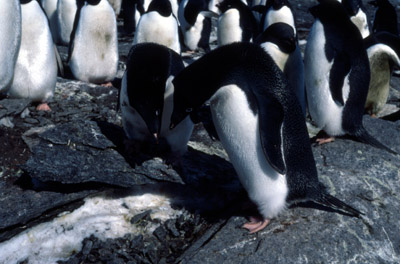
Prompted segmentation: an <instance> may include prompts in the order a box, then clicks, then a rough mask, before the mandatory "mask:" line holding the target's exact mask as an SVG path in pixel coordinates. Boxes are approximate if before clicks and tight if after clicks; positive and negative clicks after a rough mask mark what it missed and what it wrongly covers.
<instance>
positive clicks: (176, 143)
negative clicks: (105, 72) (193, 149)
mask: <svg viewBox="0 0 400 264" xmlns="http://www.w3.org/2000/svg"><path fill="white" fill-rule="evenodd" d="M183 68H184V64H183V61H182V59H181V57H180V55H179V54H178V53H176V52H174V51H173V50H171V49H169V48H167V47H165V46H162V45H159V44H155V43H141V44H137V45H134V46H133V47H132V49H131V50H130V52H129V55H128V62H127V68H126V72H125V74H124V76H123V79H122V87H121V94H120V106H121V111H122V124H123V127H124V131H125V134H126V136H127V137H128V139H131V140H134V141H137V142H154V141H155V137H154V136H153V135H154V134H155V135H156V138H157V139H165V140H166V142H167V143H168V145H169V148H170V151H171V153H172V154H173V156H181V155H182V154H183V153H185V151H186V150H187V142H188V141H189V137H190V135H191V133H192V129H193V122H192V121H191V120H190V118H189V117H188V118H186V119H185V121H183V122H182V123H181V124H180V125H179V126H177V127H176V128H174V129H173V130H169V121H170V117H171V113H172V106H173V93H174V89H173V86H171V80H172V79H173V78H174V76H176V75H177V74H178V73H179V72H180V71H181V70H182V69H183Z"/></svg>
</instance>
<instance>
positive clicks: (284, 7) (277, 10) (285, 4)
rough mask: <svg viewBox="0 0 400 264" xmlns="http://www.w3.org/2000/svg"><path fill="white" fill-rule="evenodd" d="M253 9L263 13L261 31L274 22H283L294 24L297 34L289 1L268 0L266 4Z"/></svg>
mask: <svg viewBox="0 0 400 264" xmlns="http://www.w3.org/2000/svg"><path fill="white" fill-rule="evenodd" d="M253 10H255V11H257V12H259V13H261V14H262V16H261V23H260V28H261V32H262V31H264V30H265V29H266V28H267V27H269V26H270V25H272V24H274V23H279V22H283V23H286V24H289V25H290V26H292V27H293V30H294V32H295V34H297V32H296V26H295V19H294V16H293V11H292V7H291V5H290V3H289V1H287V0H268V1H267V2H266V4H265V6H264V5H258V6H254V7H253Z"/></svg>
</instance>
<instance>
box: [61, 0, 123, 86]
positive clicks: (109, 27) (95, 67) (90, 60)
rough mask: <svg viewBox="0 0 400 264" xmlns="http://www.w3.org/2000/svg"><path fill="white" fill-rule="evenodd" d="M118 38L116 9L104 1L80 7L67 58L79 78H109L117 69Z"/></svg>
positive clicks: (100, 79) (98, 80)
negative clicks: (69, 56) (72, 41)
mask: <svg viewBox="0 0 400 264" xmlns="http://www.w3.org/2000/svg"><path fill="white" fill-rule="evenodd" d="M118 60H119V55H118V39H117V24H116V19H115V13H114V10H113V9H112V7H111V6H110V5H109V3H108V2H107V1H102V2H100V3H99V4H98V5H97V6H92V5H87V6H84V7H83V8H82V10H81V15H80V19H79V24H78V27H77V29H76V33H75V39H74V48H73V51H72V55H71V60H70V62H69V65H70V68H71V72H72V74H73V75H74V77H75V78H76V79H78V80H81V81H85V82H91V83H105V82H109V81H112V80H113V79H114V77H115V75H116V74H117V70H118Z"/></svg>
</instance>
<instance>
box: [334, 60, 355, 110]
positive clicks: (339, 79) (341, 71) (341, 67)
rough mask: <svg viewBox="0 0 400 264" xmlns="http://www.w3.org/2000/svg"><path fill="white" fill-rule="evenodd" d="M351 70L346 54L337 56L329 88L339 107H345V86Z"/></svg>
mask: <svg viewBox="0 0 400 264" xmlns="http://www.w3.org/2000/svg"><path fill="white" fill-rule="evenodd" d="M350 69H351V62H350V58H349V57H348V55H347V54H345V53H344V52H340V53H338V54H336V56H335V58H334V60H333V65H332V68H331V72H330V75H329V88H330V91H331V95H332V99H333V100H334V101H335V103H336V104H337V105H340V106H343V105H344V99H343V84H344V79H345V78H346V75H348V74H349V72H350Z"/></svg>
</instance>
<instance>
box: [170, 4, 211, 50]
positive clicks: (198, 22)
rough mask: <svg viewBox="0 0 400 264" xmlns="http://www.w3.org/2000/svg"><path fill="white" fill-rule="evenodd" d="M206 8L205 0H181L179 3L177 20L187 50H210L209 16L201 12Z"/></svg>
mask: <svg viewBox="0 0 400 264" xmlns="http://www.w3.org/2000/svg"><path fill="white" fill-rule="evenodd" d="M207 10H208V5H207V1H206V0H183V1H182V2H181V3H180V5H179V9H178V20H179V23H180V25H181V29H182V33H183V41H184V43H185V46H186V47H187V48H188V49H189V50H192V51H196V50H204V51H205V52H208V51H210V34H211V18H210V17H209V16H208V15H205V14H204V13H202V12H203V11H207Z"/></svg>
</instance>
